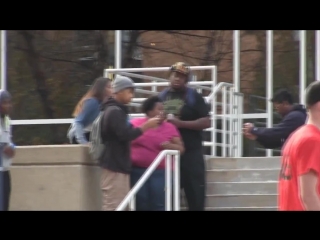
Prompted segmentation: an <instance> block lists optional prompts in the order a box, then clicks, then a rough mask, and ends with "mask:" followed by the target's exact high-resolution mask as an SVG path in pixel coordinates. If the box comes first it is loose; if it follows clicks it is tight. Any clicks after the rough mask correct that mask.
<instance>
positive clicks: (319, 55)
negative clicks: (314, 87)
mask: <svg viewBox="0 0 320 240" xmlns="http://www.w3.org/2000/svg"><path fill="white" fill-rule="evenodd" d="M315 62H316V66H315V69H316V80H317V81H320V30H317V31H316V61H315Z"/></svg>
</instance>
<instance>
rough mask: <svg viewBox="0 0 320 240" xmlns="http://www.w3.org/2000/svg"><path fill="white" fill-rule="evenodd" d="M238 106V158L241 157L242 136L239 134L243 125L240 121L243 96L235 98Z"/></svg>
mask: <svg viewBox="0 0 320 240" xmlns="http://www.w3.org/2000/svg"><path fill="white" fill-rule="evenodd" d="M237 98H238V101H239V104H238V145H237V148H238V157H242V143H243V135H242V134H240V133H241V131H242V125H243V120H242V117H241V116H242V113H243V96H242V95H239V96H237Z"/></svg>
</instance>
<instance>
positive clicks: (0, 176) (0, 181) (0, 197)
mask: <svg viewBox="0 0 320 240" xmlns="http://www.w3.org/2000/svg"><path fill="white" fill-rule="evenodd" d="M2 150H3V144H0V151H1V152H0V211H4V170H3V161H2Z"/></svg>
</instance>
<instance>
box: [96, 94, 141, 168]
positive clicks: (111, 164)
mask: <svg viewBox="0 0 320 240" xmlns="http://www.w3.org/2000/svg"><path fill="white" fill-rule="evenodd" d="M101 110H102V111H103V110H105V112H104V115H103V118H102V123H101V139H102V141H103V143H104V144H105V146H106V147H105V150H104V153H103V154H102V157H101V160H100V166H101V167H102V168H106V169H108V170H110V171H113V172H120V173H125V174H128V173H130V170H131V159H130V141H132V140H134V139H136V138H137V137H139V136H140V135H141V134H142V131H141V129H140V128H133V127H132V125H131V124H130V122H129V115H128V108H127V107H126V106H125V105H123V104H121V103H119V102H117V101H116V100H114V99H113V98H109V99H108V100H107V101H106V102H104V103H103V104H102V106H101Z"/></svg>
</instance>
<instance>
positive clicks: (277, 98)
mask: <svg viewBox="0 0 320 240" xmlns="http://www.w3.org/2000/svg"><path fill="white" fill-rule="evenodd" d="M271 102H273V103H283V102H288V103H289V104H293V96H292V94H291V93H290V92H289V91H288V90H286V89H280V90H278V91H276V92H275V93H274V94H273V98H272V99H271Z"/></svg>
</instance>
